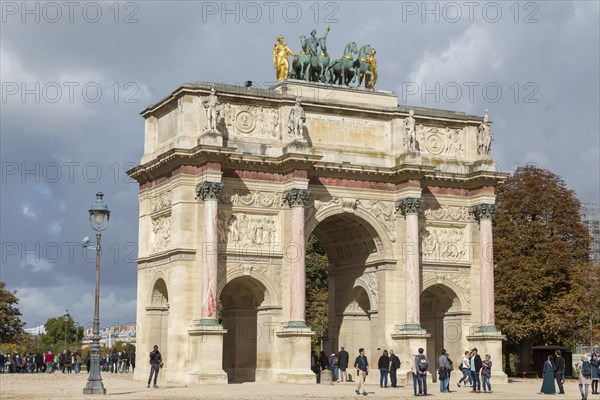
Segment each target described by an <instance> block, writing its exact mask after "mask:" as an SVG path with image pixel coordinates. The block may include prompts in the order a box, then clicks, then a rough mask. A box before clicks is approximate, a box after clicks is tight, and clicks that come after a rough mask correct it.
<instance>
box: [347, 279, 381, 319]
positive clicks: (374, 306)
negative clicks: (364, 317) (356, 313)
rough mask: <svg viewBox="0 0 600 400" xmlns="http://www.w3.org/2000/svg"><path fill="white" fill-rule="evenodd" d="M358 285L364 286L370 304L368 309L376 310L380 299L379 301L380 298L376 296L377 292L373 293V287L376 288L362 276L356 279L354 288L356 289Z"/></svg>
mask: <svg viewBox="0 0 600 400" xmlns="http://www.w3.org/2000/svg"><path fill="white" fill-rule="evenodd" d="M375 279H377V276H375ZM358 287H360V288H362V289H363V290H364V291H365V293H366V295H367V298H368V299H369V306H370V308H369V310H367V311H370V310H376V309H377V304H378V301H377V300H378V299H377V298H375V293H373V289H374V288H372V287H370V285H369V283H367V282H366V281H365V280H364V279H363V277H360V278H358V279H357V280H356V281H355V283H354V287H353V288H352V290H354V289H356V288H358Z"/></svg>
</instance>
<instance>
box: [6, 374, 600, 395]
mask: <svg viewBox="0 0 600 400" xmlns="http://www.w3.org/2000/svg"><path fill="white" fill-rule="evenodd" d="M102 378H103V380H104V386H105V387H106V389H107V397H106V398H107V399H124V400H132V399H145V400H147V399H169V400H184V399H185V400H188V399H189V400H192V399H194V400H195V399H223V400H225V399H227V400H228V399H257V400H265V399H278V400H287V399H351V398H360V399H362V398H367V399H390V398H393V399H414V398H415V397H413V396H412V387H410V388H407V387H404V388H398V389H382V388H379V385H376V384H375V383H376V382H375V378H368V379H369V381H370V382H368V383H370V384H368V385H367V387H368V392H369V394H368V395H367V396H366V397H365V396H362V395H361V396H357V395H356V394H355V393H354V384H350V383H348V384H344V383H340V384H336V385H334V386H323V385H309V386H305V385H287V384H266V383H244V384H237V385H236V384H232V385H204V386H200V385H194V386H185V385H176V384H169V383H166V382H160V380H159V384H160V388H159V389H147V388H146V385H145V383H144V382H139V381H133V380H132V376H131V375H128V374H124V375H112V374H103V375H102ZM86 380H87V375H84V374H81V375H75V374H71V375H64V374H62V373H57V374H53V375H46V374H0V399H1V400H12V399H19V400H23V399H26V400H29V399H36V400H37V399H61V400H64V399H89V398H90V396H83V395H82V389H83V388H84V386H85V383H86ZM541 384H542V382H541V380H536V379H531V380H530V379H528V380H515V381H512V382H511V383H509V384H508V385H496V386H494V385H493V382H492V389H494V392H493V393H491V394H490V393H488V394H483V393H481V394H472V393H469V392H468V391H469V389H468V388H460V389H459V388H458V387H456V384H455V383H454V388H456V391H455V392H452V393H444V394H440V393H439V390H438V386H437V385H436V384H432V385H430V386H431V387H430V389H431V390H430V392H431V394H432V395H431V396H428V397H427V399H431V400H434V399H448V400H455V399H471V400H472V399H485V398H490V399H495V400H509V399H510V400H520V399H546V398H548V397H552V398H555V396H546V395H541V394H537V392H538V391H539V389H540V387H541ZM565 390H566V392H567V395H565V396H558V395H557V397H558V400H563V399H578V400H579V399H581V396H580V395H579V389H578V387H577V382H576V381H569V382H567V384H566V389H565ZM96 397H97V396H96ZM589 400H600V395H593V396H592V395H591V394H590V396H589Z"/></svg>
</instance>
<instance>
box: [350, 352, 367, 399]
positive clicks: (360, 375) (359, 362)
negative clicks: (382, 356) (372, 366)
mask: <svg viewBox="0 0 600 400" xmlns="http://www.w3.org/2000/svg"><path fill="white" fill-rule="evenodd" d="M354 368H356V380H357V381H358V385H356V390H355V392H356V394H360V392H361V390H362V394H363V395H364V396H366V395H367V391H366V390H365V378H366V376H367V374H368V373H369V361H368V360H367V356H365V349H363V348H360V349H358V357H356V360H354Z"/></svg>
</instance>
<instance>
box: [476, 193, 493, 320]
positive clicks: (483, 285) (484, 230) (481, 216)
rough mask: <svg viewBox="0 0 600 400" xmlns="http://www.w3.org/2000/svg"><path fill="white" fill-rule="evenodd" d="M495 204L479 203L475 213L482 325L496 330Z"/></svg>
mask: <svg viewBox="0 0 600 400" xmlns="http://www.w3.org/2000/svg"><path fill="white" fill-rule="evenodd" d="M495 210H496V205H495V204H488V203H485V204H479V205H477V206H474V207H473V213H474V214H475V217H476V218H477V219H478V220H479V260H480V272H479V276H480V290H481V292H480V303H481V327H482V328H484V329H483V330H489V331H494V330H495V328H494V327H495V325H496V320H495V316H494V250H493V239H492V213H493V212H494V211H495Z"/></svg>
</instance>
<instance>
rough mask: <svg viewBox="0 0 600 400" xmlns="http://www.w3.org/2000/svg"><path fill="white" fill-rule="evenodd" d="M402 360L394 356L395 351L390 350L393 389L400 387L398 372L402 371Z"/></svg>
mask: <svg viewBox="0 0 600 400" xmlns="http://www.w3.org/2000/svg"><path fill="white" fill-rule="evenodd" d="M400 365H401V363H400V359H399V358H398V356H397V355H395V354H394V350H392V349H390V366H389V370H390V384H391V386H392V387H393V388H397V387H398V376H397V374H396V372H397V371H398V370H399V369H400Z"/></svg>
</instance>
